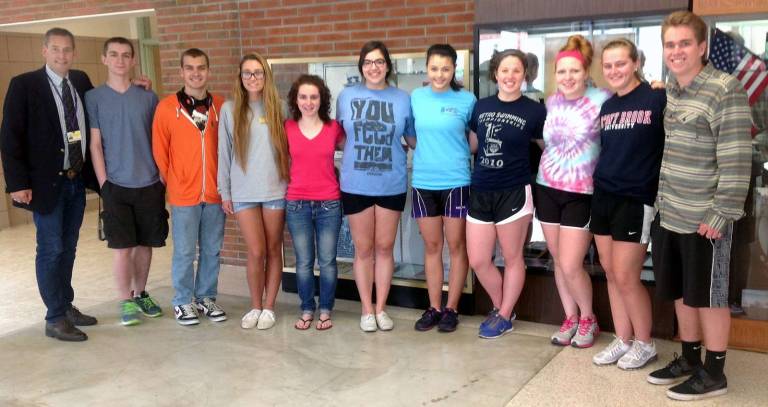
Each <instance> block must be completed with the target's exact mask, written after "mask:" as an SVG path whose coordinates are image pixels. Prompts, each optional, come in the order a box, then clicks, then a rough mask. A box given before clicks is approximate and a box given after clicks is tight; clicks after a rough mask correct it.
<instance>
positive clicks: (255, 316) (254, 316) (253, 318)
mask: <svg viewBox="0 0 768 407" xmlns="http://www.w3.org/2000/svg"><path fill="white" fill-rule="evenodd" d="M260 316H261V310H260V309H256V308H254V309H252V310H250V311H248V313H247V314H245V315H243V320H242V321H240V326H241V327H242V328H243V329H251V328H253V327H255V326H256V324H257V323H258V322H259V317H260Z"/></svg>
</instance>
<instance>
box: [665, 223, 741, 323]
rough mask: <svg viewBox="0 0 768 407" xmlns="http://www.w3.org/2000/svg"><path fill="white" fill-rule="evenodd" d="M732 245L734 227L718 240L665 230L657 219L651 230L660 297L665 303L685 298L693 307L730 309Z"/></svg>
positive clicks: (725, 230)
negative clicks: (729, 287) (729, 288)
mask: <svg viewBox="0 0 768 407" xmlns="http://www.w3.org/2000/svg"><path fill="white" fill-rule="evenodd" d="M732 241H733V225H730V224H729V225H728V226H727V227H726V228H725V229H724V230H723V232H722V237H721V238H720V239H716V240H714V239H707V238H706V237H704V236H701V235H699V234H698V233H695V232H694V233H677V232H673V231H671V230H668V229H665V228H664V227H662V226H661V225H660V224H659V217H658V216H657V217H656V219H655V220H654V221H653V225H652V226H651V242H652V243H651V244H652V246H651V256H652V257H653V272H654V276H655V279H656V295H657V296H658V297H659V298H662V299H665V300H676V299H678V298H682V299H683V303H684V304H685V305H687V306H689V307H699V308H702V307H703V308H721V307H727V306H728V275H729V273H730V263H731V243H732Z"/></svg>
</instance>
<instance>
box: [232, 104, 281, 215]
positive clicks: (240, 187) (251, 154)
mask: <svg viewBox="0 0 768 407" xmlns="http://www.w3.org/2000/svg"><path fill="white" fill-rule="evenodd" d="M249 106H250V107H251V111H253V120H251V126H250V131H249V137H250V140H249V142H248V162H247V163H246V165H245V171H243V167H241V166H240V164H239V163H238V162H237V158H236V157H235V152H234V140H233V136H234V133H235V130H234V128H235V121H234V117H233V113H232V112H233V109H234V103H232V101H227V102H224V104H223V105H222V106H221V117H220V118H219V173H218V186H219V193H220V194H221V199H223V200H225V201H232V202H267V201H274V200H276V199H283V198H285V190H286V187H287V183H286V182H285V181H284V180H281V179H280V175H279V173H278V170H277V164H276V163H275V152H274V149H273V148H272V142H271V141H270V138H269V127H268V126H267V123H266V122H265V119H264V108H263V106H262V104H261V102H250V103H249Z"/></svg>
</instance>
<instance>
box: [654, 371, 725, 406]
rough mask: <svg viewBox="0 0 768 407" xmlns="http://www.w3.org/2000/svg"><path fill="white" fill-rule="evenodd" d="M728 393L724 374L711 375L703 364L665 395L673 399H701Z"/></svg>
mask: <svg viewBox="0 0 768 407" xmlns="http://www.w3.org/2000/svg"><path fill="white" fill-rule="evenodd" d="M725 393H728V380H727V379H726V378H725V375H722V377H720V378H715V377H712V376H711V375H710V374H709V372H707V370H706V369H704V367H703V366H698V367H697V368H696V371H695V372H693V375H692V376H691V377H689V378H688V380H686V381H684V382H682V383H680V384H678V385H677V386H673V387H671V388H669V390H667V397H669V398H671V399H673V400H682V401H689V400H701V399H707V398H710V397H717V396H722V395H723V394H725Z"/></svg>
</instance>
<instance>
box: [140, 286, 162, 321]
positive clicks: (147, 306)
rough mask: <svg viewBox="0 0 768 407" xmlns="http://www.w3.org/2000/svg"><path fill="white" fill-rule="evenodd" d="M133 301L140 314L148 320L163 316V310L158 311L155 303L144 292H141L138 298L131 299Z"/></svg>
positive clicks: (158, 307) (158, 308)
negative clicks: (148, 318)
mask: <svg viewBox="0 0 768 407" xmlns="http://www.w3.org/2000/svg"><path fill="white" fill-rule="evenodd" d="M133 301H135V302H136V305H138V306H139V308H140V309H141V313H142V314H144V315H146V316H148V317H150V318H157V317H159V316H160V315H163V310H162V309H160V306H159V305H157V302H155V300H154V299H153V298H152V297H150V296H149V294H148V293H147V292H146V291H142V292H141V295H140V296H138V297H133Z"/></svg>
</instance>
